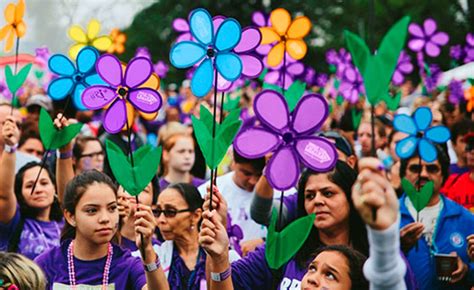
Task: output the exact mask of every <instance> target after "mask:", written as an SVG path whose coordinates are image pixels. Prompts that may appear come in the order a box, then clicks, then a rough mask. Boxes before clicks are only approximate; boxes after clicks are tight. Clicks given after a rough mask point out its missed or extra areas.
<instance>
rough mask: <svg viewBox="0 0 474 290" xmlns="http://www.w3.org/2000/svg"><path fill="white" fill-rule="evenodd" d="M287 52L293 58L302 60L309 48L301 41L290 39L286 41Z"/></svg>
mask: <svg viewBox="0 0 474 290" xmlns="http://www.w3.org/2000/svg"><path fill="white" fill-rule="evenodd" d="M286 51H287V52H288V54H289V55H290V56H291V57H292V58H294V59H296V60H300V59H302V58H303V57H304V56H305V55H306V52H307V51H308V47H307V46H306V43H305V42H304V41H303V40H301V39H289V40H287V41H286Z"/></svg>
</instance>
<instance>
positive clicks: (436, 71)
mask: <svg viewBox="0 0 474 290" xmlns="http://www.w3.org/2000/svg"><path fill="white" fill-rule="evenodd" d="M429 70H430V72H429V74H428V75H427V76H426V78H425V86H426V90H427V91H428V93H432V92H433V91H434V90H435V89H436V87H437V86H438V81H439V78H440V77H441V72H442V71H441V69H440V68H439V66H438V65H436V64H430V65H429Z"/></svg>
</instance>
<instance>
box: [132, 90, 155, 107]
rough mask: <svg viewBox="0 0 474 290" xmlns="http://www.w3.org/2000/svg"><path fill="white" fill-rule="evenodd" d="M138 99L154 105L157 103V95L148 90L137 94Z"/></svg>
mask: <svg viewBox="0 0 474 290" xmlns="http://www.w3.org/2000/svg"><path fill="white" fill-rule="evenodd" d="M137 100H139V101H142V102H144V103H147V104H148V105H153V104H154V103H156V98H155V96H153V95H152V94H148V93H146V92H139V93H138V94H137Z"/></svg>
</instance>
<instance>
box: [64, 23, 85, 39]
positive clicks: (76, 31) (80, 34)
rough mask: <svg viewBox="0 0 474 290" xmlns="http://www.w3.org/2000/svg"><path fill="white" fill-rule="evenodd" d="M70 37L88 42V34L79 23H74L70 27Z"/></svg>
mask: <svg viewBox="0 0 474 290" xmlns="http://www.w3.org/2000/svg"><path fill="white" fill-rule="evenodd" d="M68 34H69V37H71V38H72V40H74V41H75V42H81V43H86V42H87V35H86V33H85V32H84V30H83V29H82V27H80V26H79V25H73V26H71V28H69V31H68Z"/></svg>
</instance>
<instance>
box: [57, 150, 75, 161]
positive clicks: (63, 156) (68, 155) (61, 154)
mask: <svg viewBox="0 0 474 290" xmlns="http://www.w3.org/2000/svg"><path fill="white" fill-rule="evenodd" d="M71 157H72V150H69V151H67V152H59V159H69V158H71Z"/></svg>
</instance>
